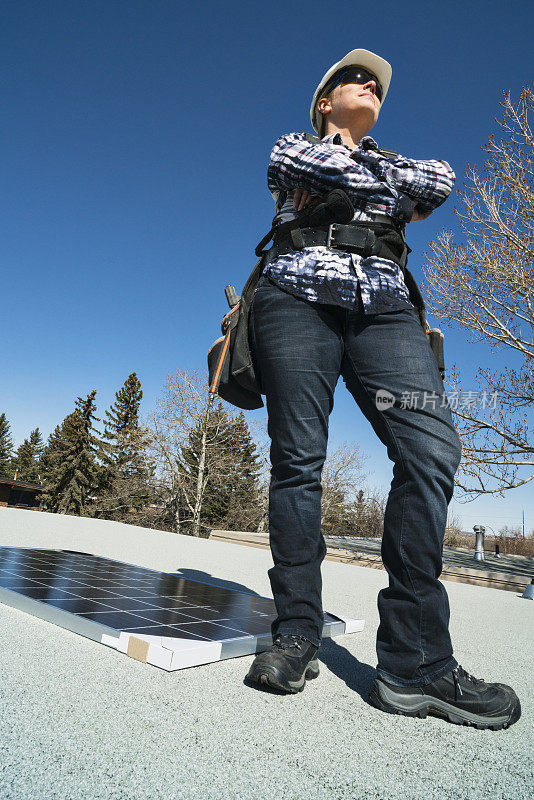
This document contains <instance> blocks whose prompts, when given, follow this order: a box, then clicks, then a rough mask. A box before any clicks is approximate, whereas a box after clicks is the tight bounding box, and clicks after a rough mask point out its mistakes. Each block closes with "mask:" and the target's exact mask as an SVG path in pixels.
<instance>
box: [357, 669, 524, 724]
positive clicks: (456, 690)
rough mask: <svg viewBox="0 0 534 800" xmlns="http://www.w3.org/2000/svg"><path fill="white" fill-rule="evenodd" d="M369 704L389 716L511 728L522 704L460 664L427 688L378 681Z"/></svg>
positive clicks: (505, 687) (512, 694) (509, 690)
mask: <svg viewBox="0 0 534 800" xmlns="http://www.w3.org/2000/svg"><path fill="white" fill-rule="evenodd" d="M369 702H370V704H371V705H372V706H375V708H379V709H381V710H382V711H387V712H388V714H404V715H405V716H407V717H423V718H424V717H426V716H427V714H433V715H435V716H438V717H444V718H445V719H446V720H448V721H449V722H455V723H457V724H458V725H473V726H474V727H475V728H491V729H492V730H494V731H498V730H500V729H501V728H508V727H509V726H510V725H513V724H514V722H517V720H518V719H519V717H520V716H521V703H520V702H519V698H518V696H517V695H516V693H515V692H514V690H513V689H512V687H511V686H508V685H507V684H505V683H486V682H485V681H484V680H482V679H479V678H475V677H474V676H473V675H470V674H469V673H468V672H466V671H465V669H464V668H463V667H461V666H460V665H459V664H458V666H456V667H455V668H454V669H453V670H452V671H451V672H448V673H446V674H445V675H443V676H442V677H441V678H438V679H437V680H435V681H433V682H432V683H428V684H426V686H394V685H393V684H392V683H388V682H387V681H385V680H383V679H382V678H378V677H377V678H375V681H374V683H373V685H372V686H371V691H370V693H369Z"/></svg>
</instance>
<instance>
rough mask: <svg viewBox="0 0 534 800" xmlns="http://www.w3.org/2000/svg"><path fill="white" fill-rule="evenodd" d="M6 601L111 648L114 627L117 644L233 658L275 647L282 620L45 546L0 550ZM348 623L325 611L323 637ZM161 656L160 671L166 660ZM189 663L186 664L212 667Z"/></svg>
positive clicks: (265, 601) (150, 573) (220, 593)
mask: <svg viewBox="0 0 534 800" xmlns="http://www.w3.org/2000/svg"><path fill="white" fill-rule="evenodd" d="M0 600H1V601H3V602H4V603H8V604H10V605H14V606H15V607H18V608H23V610H30V609H31V613H34V614H35V615H36V616H41V617H42V618H44V619H49V620H50V621H53V622H55V623H56V624H60V625H62V626H63V627H66V628H68V629H69V630H74V631H76V632H78V633H82V634H83V635H90V636H91V637H92V638H95V639H97V640H98V641H106V643H107V644H110V643H111V642H110V641H109V639H110V637H109V635H108V634H105V633H102V632H103V631H104V632H105V631H109V630H111V632H114V633H115V635H116V637H118V638H116V639H112V641H114V642H117V641H119V639H120V640H121V641H122V637H123V636H124V635H127V634H134V635H139V636H144V635H145V636H147V637H154V636H155V637H163V638H161V639H160V640H159V641H160V642H161V643H164V642H165V641H169V639H172V640H173V642H177V641H179V640H182V641H187V640H189V641H190V642H191V647H195V646H197V645H195V643H202V642H206V643H208V642H215V643H219V644H220V645H221V647H223V646H224V643H225V642H227V643H231V644H232V648H233V649H232V650H231V653H232V654H233V655H240V654H245V653H246V652H254V651H255V649H256V648H257V649H262V648H261V647H259V644H260V643H261V642H265V643H270V641H271V638H270V636H271V623H272V621H273V620H274V619H275V617H276V607H275V605H274V601H273V600H272V599H271V598H267V597H259V596H258V595H254V594H252V593H250V592H244V591H236V590H235V589H229V588H226V587H223V586H216V585H214V584H208V583H202V582H200V581H194V580H192V579H188V578H184V577H183V576H180V575H174V574H172V573H166V572H159V571H157V570H150V569H146V568H143V567H139V566H136V565H130V564H126V563H124V562H119V561H113V560H111V559H106V558H103V557H101V556H93V555H90V554H87V553H76V552H70V551H68V552H67V551H61V550H45V549H39V548H20V547H0ZM343 619H344V618H339V617H336V616H335V615H332V614H328V613H325V614H324V620H325V629H324V630H323V636H324V635H325V632H327V633H328V631H329V629H330V632H333V631H335V632H337V633H343V632H344V629H345V624H344V622H343ZM362 625H363V623H362ZM93 632H94V635H93ZM121 632H122V633H121ZM238 642H242V650H241V652H240V651H239V650H236V649H235V648H236V643H238ZM162 646H163V644H162ZM266 646H267V644H266ZM174 647H175V649H176V650H179V649H180V648H177V646H176V645H175V646H174ZM228 652H230V651H228ZM156 656H157V657H156ZM219 657H230V655H226V656H225V655H220V656H219ZM154 658H155V660H154V661H153V662H152V663H155V664H157V665H158V666H162V664H163V662H164V661H165V659H164V658H162V656H161V655H157V654H156V655H155V656H154ZM189 659H190V660H189V661H187V662H184V663H186V665H191V664H192V663H206V662H202V661H200V662H198V661H195V660H194V659H193V660H192V661H191V656H189ZM208 660H213V657H212V655H210V657H209V658H208ZM160 662H161V663H160ZM165 663H166V662H165ZM169 663H170V662H169ZM173 663H174V662H173ZM165 668H173V669H176V668H180V666H179V665H178V666H174V667H165Z"/></svg>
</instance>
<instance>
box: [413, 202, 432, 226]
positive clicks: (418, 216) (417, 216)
mask: <svg viewBox="0 0 534 800" xmlns="http://www.w3.org/2000/svg"><path fill="white" fill-rule="evenodd" d="M431 214H432V211H427V213H426V214H425V213H424V212H423V211H419V209H418V208H417V203H416V204H415V207H414V210H413V215H412V218H411V220H410V222H422V221H423V220H424V219H428V217H429V216H430V215H431Z"/></svg>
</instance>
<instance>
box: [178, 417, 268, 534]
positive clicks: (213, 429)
mask: <svg viewBox="0 0 534 800" xmlns="http://www.w3.org/2000/svg"><path fill="white" fill-rule="evenodd" d="M202 433H203V422H200V423H199V424H198V425H197V426H196V427H195V428H194V429H192V430H191V432H190V434H189V437H188V442H187V445H186V446H184V447H182V448H181V456H180V459H179V461H180V473H181V476H182V481H181V484H182V489H183V493H184V495H185V499H186V502H185V503H183V507H182V509H181V515H180V516H181V519H183V520H184V521H185V525H184V527H185V529H186V530H187V529H188V528H189V527H190V526H191V522H192V521H193V522H194V520H192V511H193V510H194V505H195V502H198V500H199V497H200V500H201V515H200V520H201V526H200V527H201V529H203V530H205V529H207V528H211V527H217V528H226V529H228V530H250V529H251V526H254V527H252V529H255V527H256V526H257V524H258V521H259V517H260V516H261V510H262V509H261V491H260V488H259V482H258V474H259V467H258V464H257V460H258V455H257V453H256V446H255V444H254V443H253V441H252V438H251V436H250V432H249V430H248V426H247V424H246V421H245V416H244V414H243V412H240V414H239V415H238V416H237V417H236V418H234V419H231V418H230V417H229V416H228V414H227V412H226V410H225V409H223V408H222V406H219V407H218V408H217V409H215V410H214V412H213V413H212V414H211V416H210V419H209V422H208V428H207V432H206V433H207V435H206V440H207V442H208V443H209V446H208V448H207V455H206V469H205V475H204V481H205V483H204V486H203V487H202V486H200V485H199V464H200V457H199V456H200V451H201V440H202Z"/></svg>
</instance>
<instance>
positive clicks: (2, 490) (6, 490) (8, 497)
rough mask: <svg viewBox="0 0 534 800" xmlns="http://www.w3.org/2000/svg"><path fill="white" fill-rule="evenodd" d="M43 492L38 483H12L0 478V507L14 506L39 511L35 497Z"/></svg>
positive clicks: (7, 479)
mask: <svg viewBox="0 0 534 800" xmlns="http://www.w3.org/2000/svg"><path fill="white" fill-rule="evenodd" d="M42 491H43V487H42V486H41V485H40V484H39V483H32V482H31V481H12V480H10V479H9V478H0V506H14V507H15V508H27V509H29V510H30V511H39V500H38V499H37V496H38V495H39V494H40V493H41V492H42Z"/></svg>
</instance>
